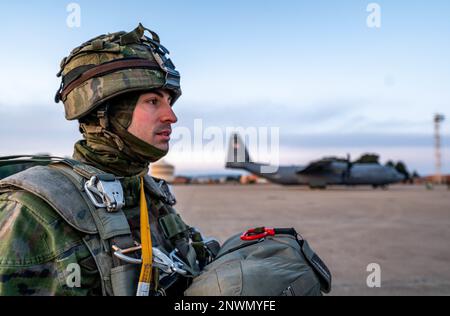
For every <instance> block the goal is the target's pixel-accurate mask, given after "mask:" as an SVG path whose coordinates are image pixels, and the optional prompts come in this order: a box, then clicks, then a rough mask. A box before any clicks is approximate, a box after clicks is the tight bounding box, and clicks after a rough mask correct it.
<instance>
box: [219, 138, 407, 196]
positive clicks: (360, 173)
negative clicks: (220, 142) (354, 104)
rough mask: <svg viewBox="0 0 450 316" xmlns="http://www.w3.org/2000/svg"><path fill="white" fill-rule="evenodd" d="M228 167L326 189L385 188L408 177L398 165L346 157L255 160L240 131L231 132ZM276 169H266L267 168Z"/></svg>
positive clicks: (274, 179)
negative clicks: (283, 162)
mask: <svg viewBox="0 0 450 316" xmlns="http://www.w3.org/2000/svg"><path fill="white" fill-rule="evenodd" d="M225 167H226V168H228V169H243V170H246V171H249V172H250V173H253V174H255V175H257V176H260V177H262V178H265V179H267V180H269V181H271V182H274V183H277V184H282V185H308V186H310V187H311V188H326V187H327V185H371V186H372V187H374V188H378V187H381V188H386V187H387V185H389V184H393V183H397V182H400V181H403V180H404V179H405V177H404V176H403V175H402V174H401V173H399V172H398V171H397V170H395V168H392V167H389V166H383V165H380V164H378V163H352V162H351V161H350V157H347V159H337V158H324V159H321V160H318V161H314V162H311V163H310V164H309V165H308V166H279V167H278V168H275V167H273V168H268V167H270V165H268V164H263V163H257V162H253V161H252V160H251V158H250V155H249V154H248V150H247V147H246V146H245V145H244V142H243V141H242V139H241V137H240V136H239V135H238V134H233V135H231V138H230V144H229V147H228V156H227V162H226V165H225ZM270 169H272V170H276V171H275V172H271V173H270V172H266V171H265V170H270Z"/></svg>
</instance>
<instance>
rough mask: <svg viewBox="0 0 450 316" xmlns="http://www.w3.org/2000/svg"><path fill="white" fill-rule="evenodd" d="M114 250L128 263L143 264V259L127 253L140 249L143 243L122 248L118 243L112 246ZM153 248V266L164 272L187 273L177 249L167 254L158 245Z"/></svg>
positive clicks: (115, 253)
mask: <svg viewBox="0 0 450 316" xmlns="http://www.w3.org/2000/svg"><path fill="white" fill-rule="evenodd" d="M112 248H113V250H114V256H116V257H117V258H119V259H120V260H123V261H125V262H128V263H132V264H142V259H136V258H133V257H130V256H127V255H126V254H127V253H130V252H134V251H138V250H141V249H142V246H141V245H138V246H135V247H131V248H127V249H120V248H119V247H117V246H116V245H113V246H112ZM152 250H153V266H154V267H156V268H158V269H160V270H161V271H162V272H164V273H167V274H172V273H178V274H181V275H186V274H187V271H186V270H184V269H182V266H183V265H184V263H183V261H182V260H181V259H180V258H178V257H177V256H176V255H175V252H176V250H174V251H172V253H171V254H170V255H169V256H170V258H169V256H167V255H166V254H165V253H164V252H162V251H161V250H159V249H158V248H156V247H153V248H152Z"/></svg>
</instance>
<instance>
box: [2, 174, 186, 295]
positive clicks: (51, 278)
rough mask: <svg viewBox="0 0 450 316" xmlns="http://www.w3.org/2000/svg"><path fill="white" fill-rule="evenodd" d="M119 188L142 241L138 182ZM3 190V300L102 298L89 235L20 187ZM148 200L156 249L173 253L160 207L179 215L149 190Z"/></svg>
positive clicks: (134, 232)
mask: <svg viewBox="0 0 450 316" xmlns="http://www.w3.org/2000/svg"><path fill="white" fill-rule="evenodd" d="M44 168H48V167H44ZM25 172H26V171H25ZM0 183H1V182H0ZM121 184H122V187H123V191H124V195H125V201H126V206H125V207H124V210H123V212H124V214H125V215H126V218H127V220H128V223H129V225H130V229H131V231H132V235H133V239H134V240H136V241H140V234H139V227H140V225H139V219H140V209H139V199H138V198H139V180H138V178H137V177H131V178H124V179H121ZM2 191H3V193H2V192H1V191H0V296H4V295H40V296H44V295H45V296H46V295H72V296H85V295H102V288H101V280H100V275H99V271H98V269H97V266H96V262H95V261H94V258H93V256H92V255H91V253H90V251H89V249H88V248H87V247H86V245H85V244H84V243H83V237H84V236H85V234H83V233H82V232H79V231H77V230H76V229H74V228H73V227H71V226H70V225H68V224H67V223H66V222H65V220H64V219H63V218H62V217H61V216H60V215H59V214H58V213H57V212H55V210H54V209H53V208H52V207H51V206H50V205H49V204H48V203H46V202H45V201H44V200H42V199H41V198H39V197H37V196H36V195H34V194H32V193H30V192H27V191H25V190H20V189H17V188H15V189H11V190H4V189H3V190H2ZM150 193H151V192H150ZM146 196H147V202H148V203H147V204H148V208H149V213H150V216H149V218H150V226H151V232H152V242H153V246H154V247H159V248H163V249H164V250H167V252H170V251H171V250H173V248H174V246H173V244H172V243H171V242H170V241H169V240H167V238H166V236H165V235H164V234H163V232H162V230H161V225H160V222H158V218H159V217H160V214H159V213H160V210H161V207H165V208H169V209H170V212H174V213H175V210H174V209H173V208H172V206H170V205H167V204H161V201H157V200H155V199H154V198H153V196H151V195H149V192H147V191H146ZM70 202H71V201H67V203H70ZM71 264H77V265H78V267H79V269H80V272H81V275H80V284H77V285H76V286H74V285H73V284H70V282H68V278H69V276H70V273H71V272H72V271H73V270H71ZM186 287H187V285H186ZM182 291H184V289H182ZM181 293H182V292H181Z"/></svg>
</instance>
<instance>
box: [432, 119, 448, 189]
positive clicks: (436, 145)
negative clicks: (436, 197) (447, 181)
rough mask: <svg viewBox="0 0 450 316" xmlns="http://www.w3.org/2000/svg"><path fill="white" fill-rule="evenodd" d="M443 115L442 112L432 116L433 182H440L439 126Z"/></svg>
mask: <svg viewBox="0 0 450 316" xmlns="http://www.w3.org/2000/svg"><path fill="white" fill-rule="evenodd" d="M444 119H445V117H444V115H442V114H436V115H435V116H434V149H435V158H436V174H435V179H434V181H435V183H436V184H442V173H441V172H442V155H441V133H440V126H441V123H442V122H443V121H444Z"/></svg>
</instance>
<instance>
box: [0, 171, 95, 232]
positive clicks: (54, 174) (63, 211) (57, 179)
mask: <svg viewBox="0 0 450 316" xmlns="http://www.w3.org/2000/svg"><path fill="white" fill-rule="evenodd" d="M14 189H22V190H25V191H28V192H30V193H33V194H34V195H36V196H38V197H39V198H41V199H42V200H44V201H45V202H47V203H48V204H49V205H50V206H51V207H53V209H54V210H55V211H56V212H57V213H58V214H59V215H60V216H61V217H62V218H63V219H64V220H65V221H66V222H67V223H68V224H69V225H71V226H72V227H73V228H75V229H76V230H78V231H81V232H83V233H86V234H96V233H97V232H98V230H97V227H96V226H95V222H94V219H93V217H92V214H91V212H90V210H89V206H88V205H87V203H86V201H85V199H83V197H82V196H81V194H80V190H79V188H77V187H76V185H75V184H74V183H73V182H72V181H68V179H67V177H66V176H65V175H64V174H62V173H61V172H60V171H58V170H56V169H54V168H49V167H46V166H36V167H32V168H30V169H27V170H25V171H23V172H20V173H16V174H14V175H12V176H10V177H8V178H6V179H3V180H2V181H0V190H1V191H9V190H14ZM67 201H71V202H70V203H67Z"/></svg>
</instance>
